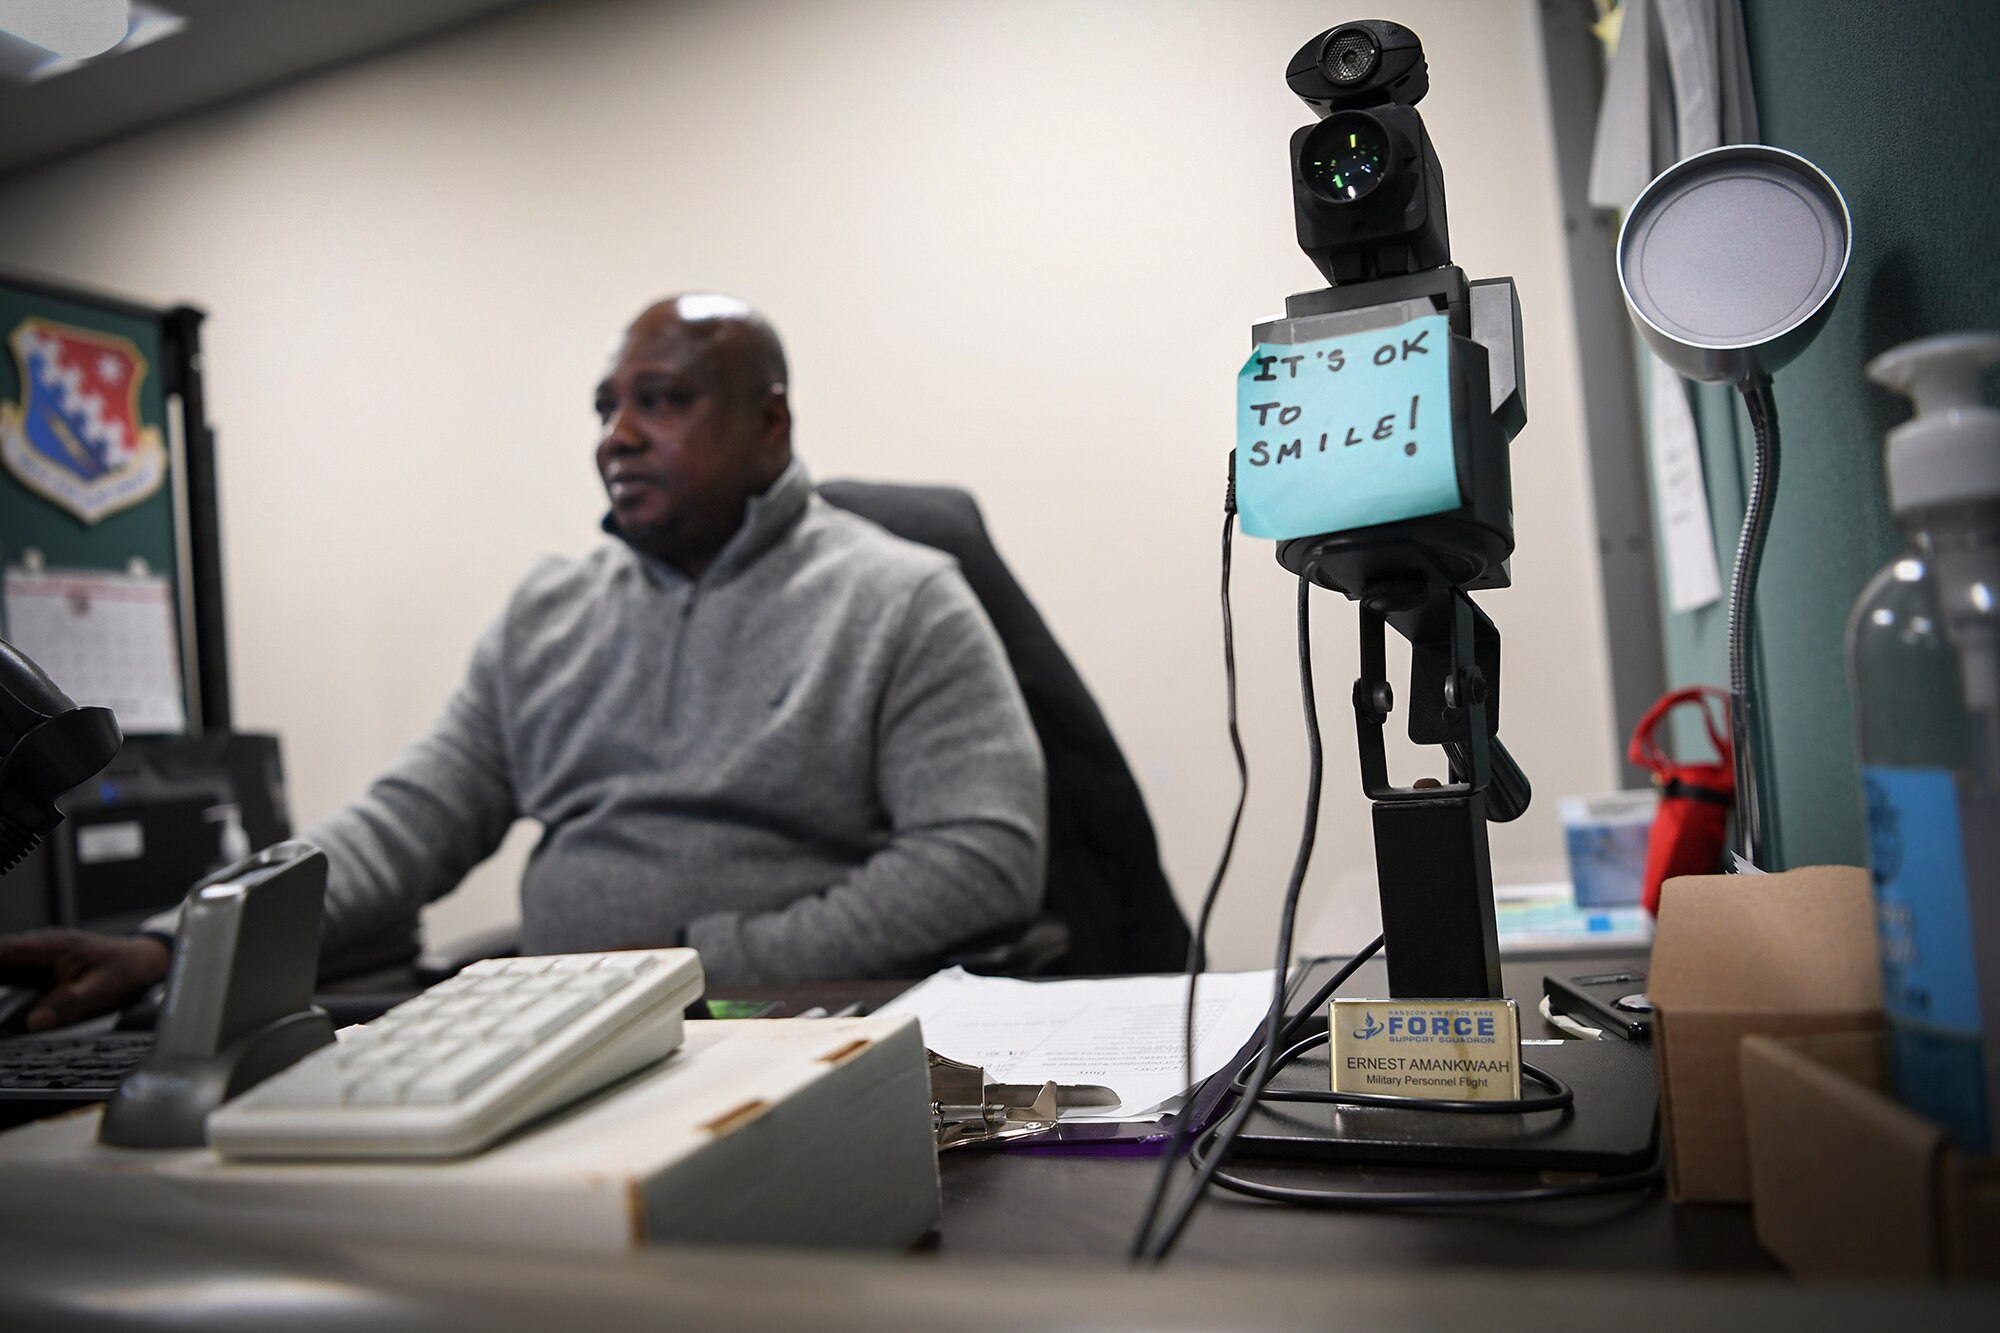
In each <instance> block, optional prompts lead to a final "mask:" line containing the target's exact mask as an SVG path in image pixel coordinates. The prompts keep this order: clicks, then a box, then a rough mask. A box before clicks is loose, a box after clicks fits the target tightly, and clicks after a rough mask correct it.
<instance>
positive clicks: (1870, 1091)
mask: <svg viewBox="0 0 2000 1333" xmlns="http://www.w3.org/2000/svg"><path fill="white" fill-rule="evenodd" d="M1742 1064H1743V1108H1744V1113H1745V1117H1746V1122H1745V1127H1746V1129H1747V1131H1748V1137H1749V1153H1750V1176H1751V1182H1752V1191H1753V1193H1754V1195H1755V1198H1754V1200H1753V1205H1752V1206H1753V1209H1754V1212H1755V1216H1756V1226H1757V1241H1758V1243H1759V1244H1761V1245H1762V1246H1763V1247H1764V1248H1765V1249H1766V1250H1768V1251H1770V1253H1771V1256H1772V1257H1773V1258H1775V1259H1777V1260H1778V1261H1779V1262H1780V1263H1782V1264H1784V1265H1785V1267H1787V1268H1789V1269H1790V1270H1791V1271H1792V1272H1794V1273H1796V1274H1798V1275H1799V1276H1801V1277H1830V1278H1839V1279H1842V1280H1854V1279H1859V1278H1880V1279H1893V1280H1900V1281H1926V1280H1934V1279H1937V1278H1940V1277H1954V1278H1983V1279H1986V1280H1989V1281H1990V1280H1992V1279H1994V1278H2000V1161H1995V1160H1994V1159H1992V1158H1970V1157H1968V1156H1966V1155H1965V1154H1964V1153H1962V1152H1960V1151H1959V1150H1958V1149H1956V1148H1955V1147H1954V1146H1953V1145H1952V1144H1951V1142H1950V1141H1949V1140H1948V1139H1947V1138H1946V1137H1945V1133H1944V1131H1943V1130H1942V1129H1940V1128H1939V1127H1938V1126H1937V1125H1936V1124H1935V1123H1933V1122H1932V1121H1930V1120H1927V1119H1925V1118H1924V1117H1923V1116H1920V1115H1918V1114H1917V1113H1916V1112H1914V1111H1912V1110H1910V1109H1909V1108H1907V1107H1904V1106H1902V1105H1899V1104H1898V1103H1897V1102H1896V1101H1894V1100H1893V1099H1892V1098H1891V1097H1890V1096H1889V1095H1888V1094H1887V1092H1886V1088H1887V1087H1888V1061H1887V1049H1886V1047H1885V1045H1884V1041H1883V1037H1882V1034H1881V1033H1879V1032H1848V1033H1834V1034H1829V1035H1823V1036H1817V1037H1795V1038H1791V1039H1788V1040H1779V1039H1777V1038H1773V1037H1749V1038H1746V1039H1745V1040H1744V1042H1743V1053H1742Z"/></svg>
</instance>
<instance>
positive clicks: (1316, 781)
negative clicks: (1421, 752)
mask: <svg viewBox="0 0 2000 1333" xmlns="http://www.w3.org/2000/svg"><path fill="white" fill-rule="evenodd" d="M1311 593H1312V579H1311V578H1310V577H1308V576H1307V575H1305V574H1301V575H1300V576H1299V613H1298V618H1299V695H1300V698H1301V699H1302V701H1303V703H1304V708H1305V721H1306V750H1307V756H1308V759H1309V766H1308V770H1307V775H1306V810H1305V825H1304V827H1303V828H1302V829H1301V830H1300V831H1299V847H1298V855H1297V857H1296V858H1295V859H1294V860H1293V862H1292V876H1291V880H1290V882H1289V883H1287V884H1286V886H1285V903H1284V908H1283V910H1282V913H1281V916H1280V920H1279V927H1278V949H1277V959H1276V961H1275V964H1274V967H1273V976H1272V978H1271V987H1272V995H1271V1007H1270V1010H1269V1011H1268V1012H1267V1013H1266V1014H1265V1015H1264V1044H1263V1047H1262V1048H1261V1049H1260V1050H1259V1051H1258V1053H1257V1063H1256V1067H1255V1069H1254V1070H1253V1071H1252V1073H1251V1076H1250V1080H1249V1083H1248V1085H1247V1086H1248V1087H1249V1088H1250V1089H1251V1094H1250V1095H1249V1096H1246V1097H1243V1098H1240V1099H1239V1100H1238V1101H1237V1103H1236V1106H1235V1107H1234V1108H1233V1109H1232V1110H1231V1111H1230V1113H1229V1115H1228V1116H1226V1117H1225V1118H1224V1119H1223V1120H1222V1121H1221V1122H1220V1123H1219V1124H1218V1125H1217V1126H1216V1127H1215V1128H1214V1129H1211V1130H1210V1131H1208V1135H1205V1136H1204V1137H1211V1136H1212V1141H1213V1142H1214V1144H1215V1146H1216V1152H1215V1155H1214V1156H1213V1157H1211V1158H1209V1159H1207V1160H1206V1161H1203V1162H1200V1163H1197V1164H1196V1169H1195V1175H1194V1179H1193V1180H1192V1181H1190V1182H1189V1183H1188V1185H1187V1187H1186V1189H1184V1190H1183V1191H1182V1193H1181V1197H1180V1200H1179V1202H1177V1203H1176V1204H1175V1205H1174V1209H1173V1212H1172V1213H1171V1214H1170V1215H1169V1216H1168V1218H1167V1222H1166V1225H1165V1226H1164V1227H1163V1228H1162V1229H1161V1230H1160V1232H1159V1233H1158V1234H1157V1235H1155V1236H1154V1237H1152V1238H1151V1239H1150V1240H1148V1241H1147V1242H1146V1244H1145V1245H1144V1246H1143V1247H1142V1248H1141V1249H1140V1253H1139V1255H1138V1257H1139V1258H1142V1259H1150V1260H1152V1261H1153V1262H1155V1263H1157V1262H1159V1261H1161V1260H1163V1259H1165V1258H1166V1257H1167V1255H1168V1254H1169V1253H1170V1252H1171V1251H1172V1250H1173V1247H1174V1242H1175V1241H1177V1240H1179V1239H1180V1234H1181V1231H1182V1229H1183V1228H1185V1227H1186V1226H1187V1222H1188V1218H1189V1217H1191V1216H1193V1214H1194V1210H1195V1208H1196V1207H1198V1206H1199V1205H1200V1203H1201V1199H1202V1195H1203V1194H1205V1193H1206V1192H1207V1189H1208V1182H1209V1180H1210V1179H1211V1178H1212V1177H1213V1176H1214V1175H1215V1172H1216V1169H1217V1167H1218V1166H1219V1164H1220V1162H1221V1160H1222V1158H1223V1157H1225V1156H1227V1155H1228V1152H1229V1147H1230V1145H1231V1144H1232V1143H1234V1142H1235V1141H1236V1135H1237V1134H1238V1133H1239V1132H1240V1131H1241V1130H1242V1128H1243V1122H1244V1121H1245V1120H1247V1119H1248V1118H1249V1116H1250V1112H1251V1110H1252V1109H1253V1108H1254V1107H1255V1106H1256V1104H1257V1096H1256V1094H1257V1093H1259V1092H1261V1091H1262V1090H1263V1088H1264V1084H1265V1082H1266V1081H1267V1080H1268V1079H1269V1078H1270V1075H1271V1069H1272V1066H1273V1065H1274V1064H1275V1062H1276V1052H1277V1049H1278V1035H1279V1031H1280V1028H1281V1027H1282V1025H1283V1023H1284V1016H1285V989H1286V986H1285V983H1286V977H1287V973H1288V972H1289V971H1290V965H1291V956H1292V930H1293V926H1294V924H1295V923H1296V921H1297V918H1298V909H1299V893H1300V891H1301V890H1302V889H1303V888H1304V886H1305V879H1306V868H1307V866H1309V865H1310V864H1311V862H1312V850H1313V840H1314V837H1315V835H1316V834H1317V833H1318V829H1319V793H1320V781H1321V778H1322V775H1323V772H1324V767H1325V765H1324V754H1323V752H1322V748H1321V745H1320V734H1319V708H1318V705H1317V702H1316V701H1315V699H1314V697H1313V670H1312V634H1311V628H1312V617H1311V607H1312V601H1311ZM1200 1143H1201V1140H1200V1139H1197V1140H1196V1146H1197V1147H1198V1146H1199V1145H1200ZM1189 1159H1190V1160H1193V1153H1192V1151H1191V1152H1190V1154H1189ZM1173 1161H1174V1158H1173V1157H1172V1156H1169V1157H1168V1159H1167V1162H1166V1164H1165V1166H1164V1167H1163V1168H1162V1169H1163V1170H1167V1171H1170V1170H1171V1169H1172V1165H1173Z"/></svg>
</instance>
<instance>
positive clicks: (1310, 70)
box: [1285, 19, 1431, 119]
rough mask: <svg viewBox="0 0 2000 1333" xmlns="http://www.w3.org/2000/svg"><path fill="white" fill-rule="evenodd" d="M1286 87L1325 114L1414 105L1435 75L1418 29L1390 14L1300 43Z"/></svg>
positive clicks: (1343, 25) (1286, 75) (1420, 98)
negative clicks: (1395, 20)
mask: <svg viewBox="0 0 2000 1333" xmlns="http://www.w3.org/2000/svg"><path fill="white" fill-rule="evenodd" d="M1285 86H1286V87H1288V88H1290V89H1291V90H1292V91H1293V92H1294V93H1296V94H1297V95H1298V96H1299V98H1300V99H1301V100H1302V101H1304V102H1305V104H1306V105H1307V106H1309V107H1311V108H1312V109H1313V114H1315V115H1317V116H1319V117H1320V118H1321V119H1325V118H1326V117H1327V116H1330V115H1332V114H1333V113H1334V112H1335V111H1339V110H1343V109H1345V108H1349V107H1364V106H1381V105H1384V104H1385V103H1394V104H1396V105H1398V106H1415V105H1416V104H1417V103H1418V102H1419V101H1421V100H1422V99H1423V95H1424V94H1425V93H1427V92H1429V91H1430V89H1431V78H1430V71H1429V69H1428V68H1427V67H1426V66H1425V64H1424V44H1423V43H1422V42H1420V41H1418V40H1417V35H1416V34H1415V33H1413V32H1411V31H1410V30H1409V29H1408V28H1406V27H1404V26H1403V25H1402V24H1400V23H1390V22H1389V21H1388V20H1386V19H1360V20H1357V21H1356V22H1353V23H1343V24H1341V25H1340V26H1339V27H1337V28H1328V29H1327V30H1326V31H1325V32H1323V33H1321V34H1320V35H1319V36H1317V37H1315V38H1313V39H1312V40H1311V41H1309V42H1307V43H1306V44H1305V45H1304V46H1302V47H1300V48H1299V50H1298V54H1297V55H1295V56H1293V57H1292V63H1291V64H1289V65H1287V66H1285Z"/></svg>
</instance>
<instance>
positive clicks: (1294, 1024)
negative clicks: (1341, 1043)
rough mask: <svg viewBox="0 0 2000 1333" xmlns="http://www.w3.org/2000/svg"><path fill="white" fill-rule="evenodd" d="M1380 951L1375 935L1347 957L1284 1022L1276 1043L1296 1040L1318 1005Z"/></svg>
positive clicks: (1325, 1000)
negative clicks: (1358, 951) (1291, 1017)
mask: <svg viewBox="0 0 2000 1333" xmlns="http://www.w3.org/2000/svg"><path fill="white" fill-rule="evenodd" d="M1380 952H1382V937H1381V936H1380V935H1377V936H1376V937H1375V938H1374V939H1373V940H1371V941H1369V943H1368V947H1367V948H1365V949H1363V950H1362V951H1361V952H1360V953H1358V954H1355V955H1354V957H1352V958H1350V959H1348V960H1347V962H1346V963H1345V964H1343V965H1342V966H1341V968H1340V970H1339V971H1337V972H1335V973H1334V974H1333V975H1332V976H1331V977H1328V978H1327V981H1326V984H1325V985H1323V986H1321V987H1320V988H1319V989H1318V990H1317V991H1315V992H1313V997H1312V998H1311V999H1310V1000H1307V1001H1306V1002H1305V1005H1304V1007H1302V1008H1301V1009H1300V1010H1299V1016H1298V1017H1297V1018H1294V1019H1293V1020H1292V1021H1291V1022H1289V1023H1287V1024H1285V1030H1284V1031H1283V1032H1280V1033H1279V1034H1278V1044H1279V1045H1281V1046H1289V1045H1291V1044H1292V1043H1293V1042H1295V1041H1297V1040H1298V1039H1299V1033H1301V1032H1303V1031H1305V1029H1306V1025H1307V1024H1309V1023H1311V1022H1312V1021H1313V1016H1314V1015H1315V1014H1317V1013H1318V1012H1319V1008H1320V1006H1321V1005H1323V1004H1325V1003H1326V1002H1327V1001H1328V1000H1331V999H1332V998H1333V993H1334V992H1335V991H1337V990H1339V989H1340V988H1341V987H1342V986H1345V985H1346V984H1347V979H1348V978H1349V977H1351V976H1353V975H1354V972H1355V969H1357V968H1359V967H1360V966H1361V965H1362V964H1363V963H1365V962H1367V961H1368V960H1369V959H1370V958H1373V957H1374V956H1375V955H1376V954H1378V953H1380Z"/></svg>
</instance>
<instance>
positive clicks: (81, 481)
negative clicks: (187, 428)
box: [0, 319, 167, 523]
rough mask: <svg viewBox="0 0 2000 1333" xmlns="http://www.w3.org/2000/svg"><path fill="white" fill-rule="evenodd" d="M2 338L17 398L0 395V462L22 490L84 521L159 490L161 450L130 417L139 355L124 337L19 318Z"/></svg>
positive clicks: (154, 432) (153, 433)
mask: <svg viewBox="0 0 2000 1333" xmlns="http://www.w3.org/2000/svg"><path fill="white" fill-rule="evenodd" d="M7 341H8V345H9V346H11V347H12V348H13V349H14V361H15V364H16V365H17V366H18V367H19V368H20V377H21V401H19V402H18V403H16V402H9V401H0V459H4V460H5V462H6V464H7V470H8V471H9V472H11V473H13V474H14V476H15V477H16V478H18V479H19V480H20V482H21V484H22V485H23V486H26V487H27V488H28V489H29V490H32V491H34V492H36V493H37V494H39V495H42V496H45V497H47V498H48V499H49V500H51V501H53V502H55V503H56V504H58V505H61V506H62V507H63V508H64V509H67V510H68V511H69V512H70V513H72V514H74V515H76V516H77V517H78V518H80V519H82V520H83V521H84V522H85V523H95V522H97V521H98V520H99V519H101V518H103V517H105V516H106V515H107V514H115V513H117V512H118V511H119V510H121V509H127V508H130V507H131V506H133V505H135V504H138V503H139V502H140V501H142V500H144V499H146V498H147V497H148V496H150V495H152V494H153V493H154V492H155V491H157V490H159V489H160V483H161V482H162V481H164V480H165V479H166V475H167V451H166V449H165V447H164V446H163V445H162V444H161V442H160V432H159V430H158V429H157V428H155V427H151V426H142V425H140V423H139V382H140V381H141V380H142V379H144V378H145V375H146V358H145V357H144V356H142V355H141V354H140V352H139V349H138V348H137V347H135V346H133V345H132V343H131V341H130V340H129V339H126V338H118V337H114V336H112V335H110V334H107V333H95V332H92V331H90V330H88V329H78V328H72V327H70V326H68V325H64V324H57V323H54V322H52V321H50V320H46V319H24V320H22V321H21V322H20V324H18V325H16V326H15V328H14V332H13V333H12V335H10V336H9V338H8V339H7Z"/></svg>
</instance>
